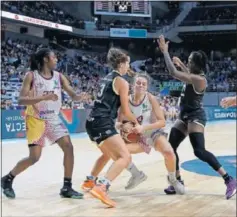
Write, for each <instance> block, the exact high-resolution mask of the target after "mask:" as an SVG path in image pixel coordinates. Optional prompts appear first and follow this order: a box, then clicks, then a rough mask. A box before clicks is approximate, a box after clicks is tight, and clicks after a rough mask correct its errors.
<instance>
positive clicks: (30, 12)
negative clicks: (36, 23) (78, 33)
mask: <svg viewBox="0 0 237 217" xmlns="http://www.w3.org/2000/svg"><path fill="white" fill-rule="evenodd" d="M1 6H2V10H4V11H9V12H12V13H16V14H21V15H24V16H29V17H34V18H37V19H42V20H47V21H51V22H55V23H60V24H64V25H68V26H73V27H76V28H79V29H84V26H85V24H84V21H83V20H78V19H76V18H74V17H72V16H71V15H70V14H68V13H66V12H65V11H63V10H61V9H59V8H57V7H56V6H55V4H54V3H53V2H51V1H2V2H1Z"/></svg>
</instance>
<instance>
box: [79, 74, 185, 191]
mask: <svg viewBox="0 0 237 217" xmlns="http://www.w3.org/2000/svg"><path fill="white" fill-rule="evenodd" d="M148 83H149V78H148V76H146V75H138V76H137V77H136V78H135V87H134V94H132V95H130V103H129V107H130V109H131V111H132V112H133V114H134V115H135V116H136V118H137V120H138V122H139V123H140V124H141V125H139V126H137V127H135V128H134V129H133V130H134V132H135V133H139V134H142V137H143V138H144V139H143V142H141V143H139V144H127V148H128V150H129V151H130V153H131V154H137V153H142V152H146V153H148V154H149V153H150V150H151V148H152V147H154V149H155V150H156V151H159V152H161V154H162V155H163V156H164V158H165V166H166V168H167V171H168V181H169V183H171V185H172V186H173V187H174V188H175V189H177V191H178V192H179V194H184V193H185V189H184V186H183V185H182V184H180V183H179V182H178V180H177V179H176V176H175V170H176V158H175V155H174V152H173V151H172V148H171V146H170V144H169V143H168V141H167V139H166V136H167V133H165V132H164V130H163V128H164V126H165V119H164V115H163V112H162V110H161V109H160V106H159V103H158V101H157V99H156V98H155V97H154V96H153V95H152V94H150V93H148V92H147V89H148ZM123 120H124V117H123V115H122V114H121V113H120V115H119V118H118V121H119V123H117V124H116V125H117V126H118V128H121V127H119V126H121V125H122V124H121V122H122V121H123ZM144 140H145V141H144ZM109 159H110V158H109V157H108V156H106V155H105V154H103V155H102V156H101V157H100V158H99V159H98V160H97V162H98V165H95V166H94V168H93V170H92V172H91V175H92V176H94V177H97V176H98V174H99V173H100V172H101V171H102V169H103V167H101V165H103V166H105V165H106V163H107V162H108V161H109ZM127 170H128V171H129V172H130V173H131V174H132V177H131V178H130V179H129V181H128V184H127V186H126V187H125V189H132V188H134V187H136V186H137V185H138V184H140V183H141V182H143V181H145V180H146V175H145V174H144V173H143V172H141V171H139V170H138V169H137V167H136V166H135V165H134V164H133V163H130V165H129V166H128V168H127ZM84 190H89V189H84Z"/></svg>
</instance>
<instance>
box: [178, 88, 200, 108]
mask: <svg viewBox="0 0 237 217" xmlns="http://www.w3.org/2000/svg"><path fill="white" fill-rule="evenodd" d="M204 94H205V90H204V91H203V92H202V93H198V92H197V91H196V90H195V89H194V87H193V85H192V84H186V85H184V87H183V90H182V92H181V99H180V110H181V111H187V112H192V111H195V110H198V109H202V108H203V96H204Z"/></svg>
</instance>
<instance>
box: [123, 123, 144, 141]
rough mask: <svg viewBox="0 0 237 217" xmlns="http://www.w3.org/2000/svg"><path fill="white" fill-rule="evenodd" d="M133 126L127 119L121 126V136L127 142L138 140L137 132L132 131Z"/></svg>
mask: <svg viewBox="0 0 237 217" xmlns="http://www.w3.org/2000/svg"><path fill="white" fill-rule="evenodd" d="M133 127H134V123H132V122H130V121H128V122H126V123H124V124H123V125H122V127H121V131H120V133H121V136H122V138H123V139H124V141H125V142H127V143H137V142H138V141H139V138H140V136H139V134H136V133H134V132H132V128H133Z"/></svg>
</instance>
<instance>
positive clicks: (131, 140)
mask: <svg viewBox="0 0 237 217" xmlns="http://www.w3.org/2000/svg"><path fill="white" fill-rule="evenodd" d="M139 138H140V135H139V134H136V133H133V132H131V133H128V134H127V136H126V138H124V139H125V140H126V141H127V142H129V143H137V142H138V141H139Z"/></svg>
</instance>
